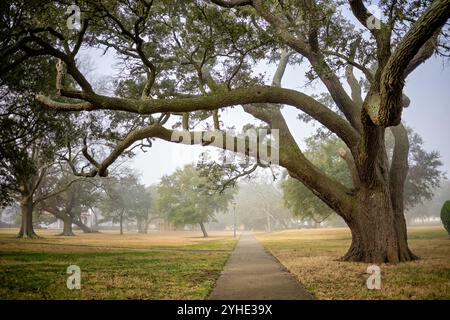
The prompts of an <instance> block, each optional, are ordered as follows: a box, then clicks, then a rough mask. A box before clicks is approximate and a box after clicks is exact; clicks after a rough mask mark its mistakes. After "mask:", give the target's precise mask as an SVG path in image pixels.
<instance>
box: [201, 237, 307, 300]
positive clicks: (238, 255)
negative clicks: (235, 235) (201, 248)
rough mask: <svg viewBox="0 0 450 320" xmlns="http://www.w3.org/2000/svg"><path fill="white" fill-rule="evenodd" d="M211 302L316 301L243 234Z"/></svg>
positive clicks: (210, 296)
mask: <svg viewBox="0 0 450 320" xmlns="http://www.w3.org/2000/svg"><path fill="white" fill-rule="evenodd" d="M208 299H210V300H233V299H237V300H244V299H255V300H283V299H285V300H309V299H314V297H313V296H312V295H311V294H310V293H309V292H308V291H307V290H306V289H305V288H304V287H303V286H302V285H301V284H300V283H299V282H298V281H297V280H296V279H295V278H294V277H293V276H292V275H291V274H290V273H289V272H287V271H286V270H285V269H284V267H283V266H282V265H281V264H280V263H279V262H278V261H277V260H276V259H275V258H274V257H273V256H272V255H271V254H270V253H268V252H266V251H265V250H264V249H263V247H262V246H261V245H260V244H259V243H258V241H256V239H255V237H254V236H253V235H251V234H243V235H242V236H241V237H240V239H239V241H238V243H237V245H236V248H235V249H234V251H233V252H232V253H231V255H230V257H229V259H228V262H227V263H226V265H225V268H224V269H223V271H222V274H221V275H220V277H219V279H218V280H217V282H216V286H215V288H214V289H213V291H212V292H211V294H210V295H209V297H208Z"/></svg>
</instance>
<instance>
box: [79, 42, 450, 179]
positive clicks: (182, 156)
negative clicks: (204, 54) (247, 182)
mask: <svg viewBox="0 0 450 320" xmlns="http://www.w3.org/2000/svg"><path fill="white" fill-rule="evenodd" d="M84 53H85V54H89V56H90V57H91V58H92V60H93V63H94V70H93V72H92V73H91V75H92V76H93V77H95V78H98V77H101V76H111V75H114V73H115V72H116V71H115V69H114V63H115V61H114V58H113V57H112V56H109V55H107V56H101V54H100V52H98V51H92V50H89V52H84ZM449 68H450V66H448V65H447V66H445V67H444V62H443V60H442V59H439V58H432V59H430V60H429V61H427V62H426V63H425V64H423V65H421V66H420V67H419V68H418V69H417V70H415V72H414V73H413V74H411V75H410V76H409V77H408V79H407V82H406V87H405V93H406V94H407V95H408V96H409V97H410V99H411V105H410V107H409V108H407V109H405V110H404V113H403V121H404V122H405V123H406V124H407V125H408V126H411V127H412V128H413V129H414V130H415V131H416V132H418V133H419V134H420V135H421V136H422V138H423V139H424V142H425V149H426V150H437V151H439V152H440V153H441V155H442V160H443V162H444V171H446V172H448V173H450V126H449V124H450V105H449V104H450V103H449V101H450V69H449ZM274 70H275V66H274V65H260V66H259V67H258V70H257V72H266V73H267V76H268V78H270V77H271V75H272V74H273V72H274ZM304 83H305V78H304V69H303V68H302V67H296V68H293V67H292V66H288V69H287V70H286V73H285V76H284V78H283V81H282V86H283V87H286V88H292V89H296V90H301V91H302V92H304V93H307V94H312V93H318V92H320V91H322V90H323V87H322V86H321V85H320V84H318V85H316V86H315V87H305V86H304ZM283 113H284V115H285V117H286V119H287V121H288V124H289V127H290V129H291V131H292V132H293V134H294V135H295V138H296V139H297V141H298V142H300V143H301V144H303V141H304V138H305V137H307V136H309V135H310V134H311V133H312V132H314V128H313V127H312V126H311V125H309V124H305V123H303V122H300V121H299V120H297V119H296V117H297V114H298V113H299V112H298V111H297V110H296V109H294V108H292V107H284V110H283ZM221 120H223V121H224V123H225V125H226V126H231V125H235V126H236V128H238V129H239V128H240V127H241V126H242V125H243V124H245V123H248V122H252V121H254V120H253V119H252V117H251V116H249V115H248V114H246V113H244V112H243V111H242V109H241V108H240V107H237V108H234V109H226V110H225V111H224V112H222V113H221ZM136 150H137V149H136ZM202 150H204V148H202V147H199V146H185V145H178V144H173V143H169V142H165V141H159V140H157V141H155V142H154V144H153V147H152V148H151V149H150V150H149V151H148V152H146V153H142V152H140V151H139V154H137V156H136V157H135V158H134V159H132V160H130V161H129V162H127V165H128V166H130V167H133V168H135V169H136V170H138V171H140V172H141V173H142V182H143V183H145V184H146V185H150V184H153V183H156V182H158V180H159V179H160V178H161V177H162V176H163V175H165V174H170V173H172V172H173V171H174V170H175V169H176V168H177V167H181V166H183V165H185V164H187V163H192V162H193V161H195V160H196V159H197V158H198V155H199V153H200V152H201V151H202Z"/></svg>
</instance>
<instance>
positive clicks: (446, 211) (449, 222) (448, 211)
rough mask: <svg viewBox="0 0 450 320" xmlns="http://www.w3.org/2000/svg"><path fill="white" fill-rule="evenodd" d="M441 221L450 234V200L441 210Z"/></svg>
mask: <svg viewBox="0 0 450 320" xmlns="http://www.w3.org/2000/svg"><path fill="white" fill-rule="evenodd" d="M441 221H442V224H443V225H444V228H445V230H447V232H448V234H450V200H447V201H445V202H444V205H443V206H442V209H441Z"/></svg>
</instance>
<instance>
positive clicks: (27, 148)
mask: <svg viewBox="0 0 450 320" xmlns="http://www.w3.org/2000/svg"><path fill="white" fill-rule="evenodd" d="M44 73H48V74H56V72H55V67H54V63H53V62H51V61H47V59H46V58H44V57H35V58H33V59H30V60H27V61H26V63H23V64H21V65H20V67H19V68H17V69H16V73H10V74H2V75H1V76H0V81H1V83H0V93H1V96H2V99H1V102H0V110H1V111H0V112H1V114H0V127H1V130H0V190H1V192H0V193H1V195H0V205H1V206H4V205H8V204H9V203H11V202H13V201H16V202H18V203H19V204H20V214H21V227H20V231H19V237H25V238H35V237H37V235H36V233H35V232H34V229H33V211H34V209H35V208H36V205H37V204H38V203H39V202H41V201H43V200H44V199H48V198H49V197H51V196H52V195H53V194H54V193H55V191H57V190H52V192H48V193H43V192H41V193H40V194H38V192H37V191H38V189H39V188H40V186H41V184H42V181H43V179H44V178H45V176H46V174H47V172H48V171H49V170H50V169H51V168H52V167H54V166H55V164H56V163H57V162H58V156H57V151H58V150H60V149H61V148H63V147H64V145H65V143H66V141H68V139H70V136H71V127H72V125H71V121H70V120H69V117H68V115H65V116H64V115H62V114H60V113H57V112H54V111H51V110H48V109H46V108H42V107H41V106H40V105H39V104H38V103H36V100H35V95H36V93H37V92H39V91H40V90H52V88H54V83H53V81H51V82H50V81H46V79H44V78H43V74H44Z"/></svg>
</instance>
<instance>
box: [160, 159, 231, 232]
mask: <svg viewBox="0 0 450 320" xmlns="http://www.w3.org/2000/svg"><path fill="white" fill-rule="evenodd" d="M232 190H234V189H232V188H230V187H227V188H226V189H224V190H218V189H217V188H216V184H214V183H212V182H211V181H210V180H209V179H208V178H207V177H205V176H202V175H201V174H200V171H199V170H197V168H196V167H195V166H193V165H187V166H185V167H184V168H182V169H178V170H176V171H175V172H174V173H172V174H171V175H167V176H163V177H162V178H161V182H160V184H159V185H158V210H159V211H160V212H161V213H163V214H164V215H165V217H166V218H167V219H168V220H169V221H172V222H173V223H174V224H175V225H182V226H184V225H193V224H197V225H199V226H200V229H201V230H202V233H203V236H204V237H205V238H206V237H208V232H207V231H206V227H205V223H207V222H209V221H212V220H214V216H215V214H216V213H217V212H220V211H225V210H226V209H227V207H228V205H229V204H230V202H231V200H232V198H233V191H232Z"/></svg>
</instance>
